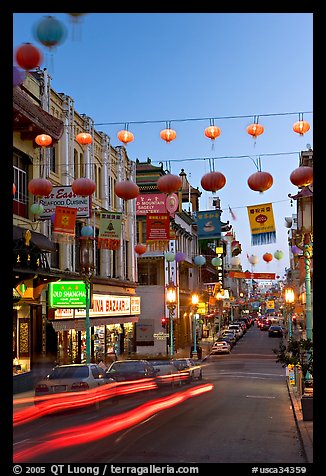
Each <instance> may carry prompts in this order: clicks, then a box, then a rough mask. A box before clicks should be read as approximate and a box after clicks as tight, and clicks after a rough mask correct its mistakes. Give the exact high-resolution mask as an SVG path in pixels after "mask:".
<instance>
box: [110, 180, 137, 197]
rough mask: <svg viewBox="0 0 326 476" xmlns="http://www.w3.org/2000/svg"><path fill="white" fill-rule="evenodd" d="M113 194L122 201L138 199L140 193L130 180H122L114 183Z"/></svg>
mask: <svg viewBox="0 0 326 476" xmlns="http://www.w3.org/2000/svg"><path fill="white" fill-rule="evenodd" d="M114 193H115V194H116V195H117V196H118V197H120V198H122V199H123V200H132V199H133V198H136V197H138V195H139V193H140V192H139V187H138V185H137V184H135V183H134V182H131V180H122V181H121V182H116V184H115V186H114Z"/></svg>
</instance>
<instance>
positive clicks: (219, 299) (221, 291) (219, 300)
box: [215, 289, 224, 337]
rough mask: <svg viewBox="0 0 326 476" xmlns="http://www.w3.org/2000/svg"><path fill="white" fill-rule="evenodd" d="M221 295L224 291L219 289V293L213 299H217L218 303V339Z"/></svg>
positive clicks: (219, 333)
mask: <svg viewBox="0 0 326 476" xmlns="http://www.w3.org/2000/svg"><path fill="white" fill-rule="evenodd" d="M223 294H224V290H223V289H220V291H219V292H218V293H217V294H216V295H215V298H216V299H217V302H218V337H220V335H221V317H222V316H221V314H222V311H221V301H222V300H223Z"/></svg>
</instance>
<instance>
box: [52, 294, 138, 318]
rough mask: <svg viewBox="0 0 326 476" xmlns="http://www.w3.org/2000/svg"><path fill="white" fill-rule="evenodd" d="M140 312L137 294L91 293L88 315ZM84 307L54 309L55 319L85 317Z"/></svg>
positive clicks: (128, 314) (99, 315)
mask: <svg viewBox="0 0 326 476" xmlns="http://www.w3.org/2000/svg"><path fill="white" fill-rule="evenodd" d="M134 314H140V297H139V296H112V295H108V294H93V299H92V307H91V309H90V310H89V316H90V317H105V316H130V315H134ZM85 316H86V311H85V309H75V310H74V309H56V311H55V319H68V318H73V317H75V318H76V317H85Z"/></svg>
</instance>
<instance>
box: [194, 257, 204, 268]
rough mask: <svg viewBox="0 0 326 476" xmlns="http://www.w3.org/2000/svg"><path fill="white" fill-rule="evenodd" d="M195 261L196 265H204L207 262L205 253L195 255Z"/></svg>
mask: <svg viewBox="0 0 326 476" xmlns="http://www.w3.org/2000/svg"><path fill="white" fill-rule="evenodd" d="M194 263H195V265H196V266H203V265H204V264H205V263H206V258H205V256H203V255H197V256H195V257H194Z"/></svg>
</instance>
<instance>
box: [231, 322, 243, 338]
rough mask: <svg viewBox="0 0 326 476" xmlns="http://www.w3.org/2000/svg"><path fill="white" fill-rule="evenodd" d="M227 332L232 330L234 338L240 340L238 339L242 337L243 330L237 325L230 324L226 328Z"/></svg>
mask: <svg viewBox="0 0 326 476" xmlns="http://www.w3.org/2000/svg"><path fill="white" fill-rule="evenodd" d="M228 329H229V330H231V331H232V330H234V331H235V336H236V338H237V339H240V337H242V336H243V330H242V329H241V327H240V325H239V324H230V325H229V327H228Z"/></svg>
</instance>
